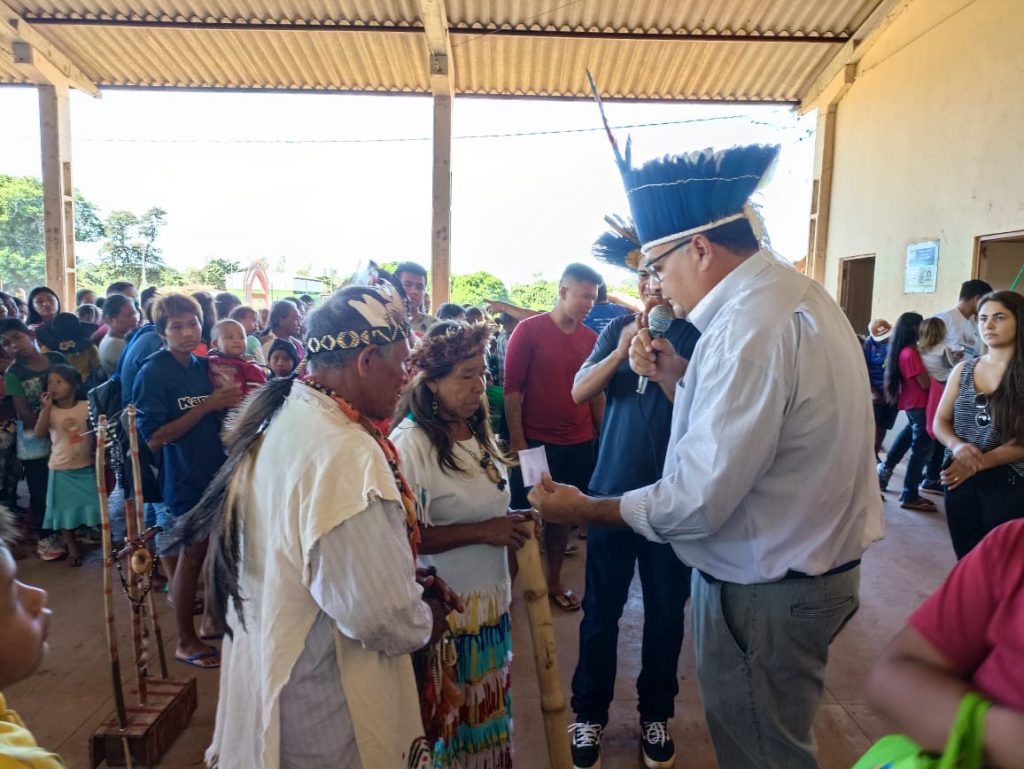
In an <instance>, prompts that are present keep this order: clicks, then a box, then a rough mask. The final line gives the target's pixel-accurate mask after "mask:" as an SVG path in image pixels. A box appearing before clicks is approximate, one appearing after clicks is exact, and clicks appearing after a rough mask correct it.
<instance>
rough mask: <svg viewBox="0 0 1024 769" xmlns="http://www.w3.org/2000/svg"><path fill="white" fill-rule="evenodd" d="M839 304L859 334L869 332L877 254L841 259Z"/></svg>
mask: <svg viewBox="0 0 1024 769" xmlns="http://www.w3.org/2000/svg"><path fill="white" fill-rule="evenodd" d="M840 263H841V265H842V269H841V271H840V274H839V306H840V307H842V308H843V312H845V313H846V317H847V318H848V319H849V321H850V325H851V326H853V330H854V331H856V332H857V333H858V334H865V333H867V328H868V324H869V323H870V322H871V297H872V294H873V292H874V289H875V255H874V254H869V255H867V256H850V257H847V258H846V259H842V260H841V261H840Z"/></svg>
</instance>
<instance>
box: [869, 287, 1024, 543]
mask: <svg viewBox="0 0 1024 769" xmlns="http://www.w3.org/2000/svg"><path fill="white" fill-rule="evenodd" d="M1022 316H1024V299H1022V298H1021V295H1020V294H1018V293H1016V292H1014V291H993V290H992V287H991V286H990V285H989V284H988V283H986V282H985V281H982V280H969V281H966V282H965V283H964V284H963V285H962V286H961V289H960V295H959V299H958V302H957V305H956V306H955V307H953V308H951V309H949V310H946V311H944V312H941V313H939V314H937V315H935V316H934V317H931V318H927V319H926V318H923V317H922V316H921V315H920V314H919V313H916V312H905V313H903V314H902V315H900V316H899V318H898V319H897V321H896V325H895V326H891V325H890V324H889V323H888V322H887V321H886V320H884V319H878V320H874V321H872V323H871V325H870V327H869V329H868V336H867V337H866V338H865V339H864V341H863V345H864V358H865V361H866V363H867V366H868V370H869V373H870V378H871V389H872V398H873V400H874V413H875V426H876V432H875V455H876V459H879V460H880V457H879V454H880V452H881V445H882V437H883V436H884V435H885V433H886V432H887V431H888V430H890V429H892V427H893V425H894V424H895V421H896V417H897V415H898V413H899V412H901V411H902V412H905V413H906V419H907V424H906V426H905V427H904V428H903V429H902V430H901V431H900V432H899V433H898V435H897V436H896V437H895V439H894V440H893V441H892V444H891V445H890V447H889V451H888V452H887V453H886V455H885V459H884V460H880V461H879V462H878V467H877V471H878V480H879V484H880V486H881V490H882V491H883V492H884V491H886V490H887V488H888V485H889V481H890V479H891V478H892V474H893V470H894V469H895V468H896V467H897V466H898V465H899V463H900V462H901V461H902V459H903V458H904V456H906V454H907V452H908V451H909V452H910V458H909V460H908V462H907V469H906V474H905V476H904V481H903V491H902V493H901V495H900V502H901V504H900V506H901V507H902V508H905V509H907V510H914V511H917V512H925V513H934V512H937V508H936V506H935V504H934V503H933V502H932V501H931V500H929V499H926V498H924V497H923V496H921V494H920V492H922V491H923V492H930V493H937V494H942V495H943V496H944V497H945V506H944V508H945V513H946V519H947V522H948V525H949V533H950V538H951V540H952V544H953V550H954V552H955V553H956V557H957V558H958V559H960V558H963V557H964V556H965V555H967V553H969V552H970V551H971V550H972V549H974V547H975V546H976V545H978V544H979V543H980V542H981V540H982V539H983V538H984V537H985V535H986V534H988V533H989V532H990V531H992V530H993V529H994V528H996V527H997V526H999V525H1000V524H1002V523H1006V522H1007V521H1009V520H1012V519H1014V518H1019V517H1021V516H1022V515H1024V339H1021V338H1020V336H1019V335H1018V323H1019V320H1020V319H1021V317H1022Z"/></svg>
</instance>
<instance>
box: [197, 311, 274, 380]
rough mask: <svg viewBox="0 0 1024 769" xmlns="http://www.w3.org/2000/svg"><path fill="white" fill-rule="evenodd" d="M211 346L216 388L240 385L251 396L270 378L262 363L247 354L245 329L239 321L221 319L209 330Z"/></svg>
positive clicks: (211, 374)
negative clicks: (260, 364) (256, 361)
mask: <svg viewBox="0 0 1024 769" xmlns="http://www.w3.org/2000/svg"><path fill="white" fill-rule="evenodd" d="M210 341H211V343H212V345H213V346H212V348H211V349H210V354H209V356H207V357H208V358H209V360H210V382H211V383H212V384H213V386H214V387H218V388H219V387H228V386H230V385H232V384H237V385H238V386H239V387H240V388H241V390H242V394H243V395H248V394H249V393H251V392H252V391H253V390H255V389H256V388H257V387H259V386H260V385H261V384H263V383H264V382H266V381H267V374H266V372H265V371H264V370H263V367H262V366H259V365H257V364H256V363H254V362H253V360H252V358H250V357H249V356H247V355H246V354H245V329H244V328H243V327H242V324H241V323H239V322H238V321H237V320H230V319H226V320H222V321H218V322H217V324H216V325H215V326H214V327H213V329H212V331H211V332H210Z"/></svg>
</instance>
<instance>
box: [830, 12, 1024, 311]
mask: <svg viewBox="0 0 1024 769" xmlns="http://www.w3.org/2000/svg"><path fill="white" fill-rule="evenodd" d="M1022 24H1024V1H1022V0H973V1H972V0H914V1H913V2H911V3H910V5H909V6H908V7H907V8H906V10H904V11H903V13H902V14H901V15H900V16H899V17H898V18H897V19H896V20H895V21H894V22H893V24H892V25H890V27H889V28H888V29H887V30H886V31H885V32H884V33H882V36H881V37H880V39H879V41H878V43H877V44H876V45H875V46H874V47H873V48H872V49H871V50H870V51H869V52H868V54H867V55H866V56H865V58H864V60H863V61H862V62H861V63H860V66H859V68H858V77H857V80H856V81H855V82H854V83H853V85H852V86H851V87H850V89H849V91H848V92H847V93H846V95H845V97H844V98H843V99H842V101H841V102H840V103H839V107H838V115H837V117H838V120H837V126H836V140H835V176H834V178H833V189H832V210H831V217H830V222H829V233H828V250H827V264H826V271H825V287H826V288H827V289H828V290H829V291H830V292H832V293H833V295H837V294H838V290H839V264H840V262H839V260H840V259H841V258H842V257H846V256H853V255H856V254H865V253H875V254H877V260H876V263H875V290H874V295H873V311H872V316H873V317H886V318H889V320H891V321H895V319H896V316H898V315H899V314H900V313H901V312H903V311H905V310H910V309H914V310H917V311H919V312H923V313H926V314H927V313H931V312H935V311H938V310H941V309H944V308H946V307H950V306H952V305H953V304H955V302H956V297H957V293H958V290H959V286H960V283H961V282H962V281H964V280H967V279H969V278H971V277H972V275H971V268H972V261H973V251H974V238H975V237H976V236H979V235H987V234H994V233H999V232H1009V231H1013V230H1024V85H1022V83H1024V79H1022V75H1024V45H1022V38H1021V26H1022ZM919 240H938V241H939V265H938V285H937V289H936V293H934V294H910V295H907V294H904V293H903V275H904V264H905V258H906V246H907V244H908V243H911V242H915V241H919Z"/></svg>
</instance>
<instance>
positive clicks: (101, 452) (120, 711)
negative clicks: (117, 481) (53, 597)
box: [96, 416, 128, 729]
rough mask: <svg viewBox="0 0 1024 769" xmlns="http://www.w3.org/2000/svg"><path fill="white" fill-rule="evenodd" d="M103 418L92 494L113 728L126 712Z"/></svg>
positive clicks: (124, 718) (121, 724) (124, 722)
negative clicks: (111, 686)
mask: <svg viewBox="0 0 1024 769" xmlns="http://www.w3.org/2000/svg"><path fill="white" fill-rule="evenodd" d="M106 472H107V418H106V417H105V416H101V417H100V424H99V431H98V433H97V435H96V490H97V492H98V493H99V497H100V521H101V525H100V530H101V532H102V534H101V536H102V537H103V606H104V608H105V609H106V614H107V654H108V656H109V657H110V674H111V677H112V678H113V682H114V705H115V708H116V710H117V725H118V727H120V728H121V729H124V728H126V727H127V726H128V711H127V709H126V708H125V705H124V688H123V687H122V686H121V661H120V658H119V655H118V652H117V627H116V626H115V625H114V594H113V580H112V579H111V574H110V572H111V570H112V569H113V568H114V551H113V546H112V544H111V539H110V537H111V534H110V506H109V504H108V501H107V476H106Z"/></svg>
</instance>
